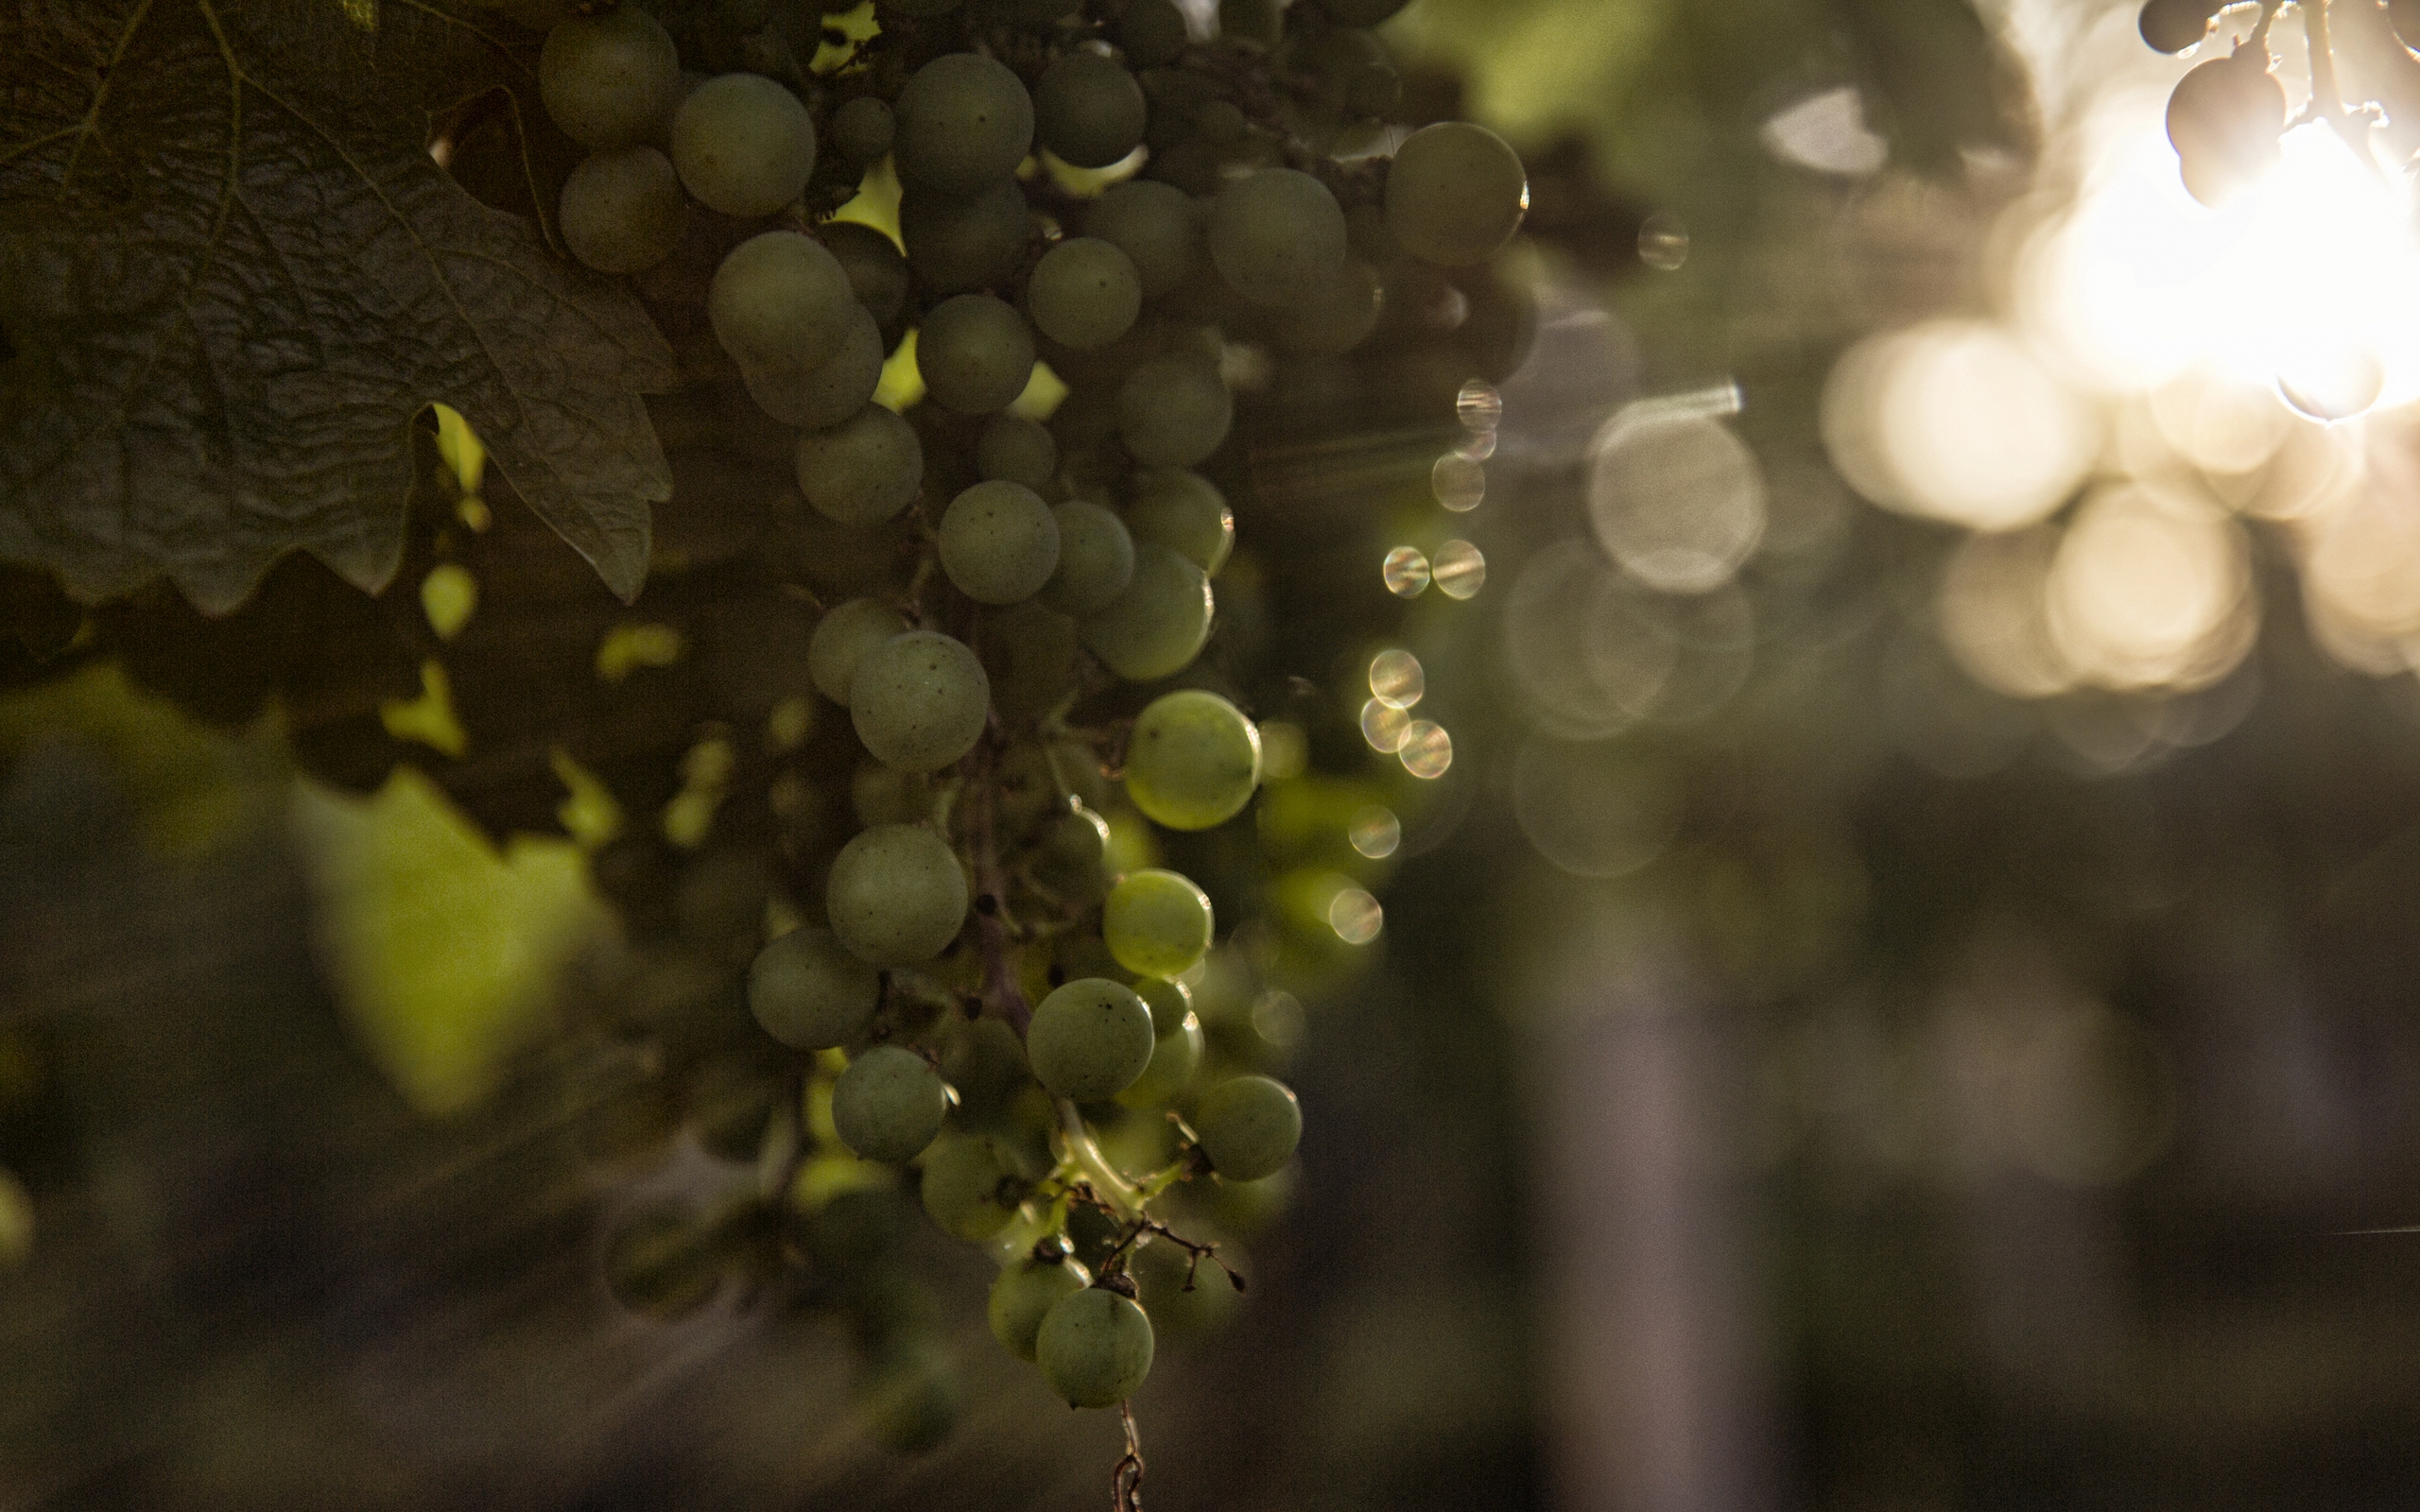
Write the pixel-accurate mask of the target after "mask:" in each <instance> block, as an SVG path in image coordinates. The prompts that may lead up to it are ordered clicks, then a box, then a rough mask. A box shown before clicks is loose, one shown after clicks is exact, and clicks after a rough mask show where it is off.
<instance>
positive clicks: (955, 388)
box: [916, 294, 1226, 435]
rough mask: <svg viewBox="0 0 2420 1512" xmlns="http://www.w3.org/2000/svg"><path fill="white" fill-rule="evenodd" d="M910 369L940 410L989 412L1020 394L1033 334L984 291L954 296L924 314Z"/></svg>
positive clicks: (1030, 368)
mask: <svg viewBox="0 0 2420 1512" xmlns="http://www.w3.org/2000/svg"><path fill="white" fill-rule="evenodd" d="M916 367H917V369H918V370H919V371H920V372H922V373H923V374H924V377H925V388H926V389H927V390H929V391H930V392H931V394H932V396H933V399H934V401H935V402H936V403H938V404H941V405H942V407H943V408H945V409H953V410H956V411H957V412H958V413H959V414H961V415H989V414H991V413H992V412H993V411H994V410H1000V409H1006V408H1007V407H1008V406H1009V404H1010V403H1011V401H1013V400H1014V399H1015V398H1016V397H1017V395H1019V394H1021V393H1023V392H1025V386H1026V384H1027V382H1028V381H1029V379H1030V378H1031V377H1032V376H1033V337H1032V335H1030V334H1029V333H1028V332H1027V330H1026V325H1025V318H1024V317H1023V316H1021V315H1019V314H1017V312H1016V311H1015V310H1014V309H1012V308H1011V307H1010V306H1009V305H1008V304H1006V303H1004V302H1002V301H999V300H996V299H994V298H993V297H992V296H991V295H989V294H959V295H956V296H954V297H952V298H950V299H946V300H943V301H942V302H941V303H940V304H938V305H936V306H934V307H933V310H932V312H931V313H930V314H928V315H926V316H925V324H924V328H923V330H922V331H920V332H919V333H918V335H917V337H916ZM1225 393H1226V390H1225V389H1224V388H1223V387H1222V388H1220V389H1219V394H1220V396H1221V397H1223V396H1224V395H1225ZM1221 434H1222V435H1223V434H1224V432H1223V429H1222V431H1221Z"/></svg>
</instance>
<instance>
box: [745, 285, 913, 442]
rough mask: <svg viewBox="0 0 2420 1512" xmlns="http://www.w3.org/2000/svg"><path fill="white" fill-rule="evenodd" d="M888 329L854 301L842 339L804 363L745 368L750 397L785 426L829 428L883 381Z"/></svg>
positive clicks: (863, 404) (845, 317)
mask: <svg viewBox="0 0 2420 1512" xmlns="http://www.w3.org/2000/svg"><path fill="white" fill-rule="evenodd" d="M882 360H883V350H882V328H881V327H880V326H878V325H876V324H875V323H874V318H873V315H872V314H870V313H869V312H868V311H867V310H866V307H865V306H864V305H862V304H858V303H856V302H855V301H851V303H850V305H849V308H848V310H847V312H846V313H845V314H844V315H843V316H842V317H841V333H840V339H839V340H838V342H837V343H836V344H835V345H834V346H833V347H832V348H831V349H830V350H829V351H827V352H823V353H821V355H820V356H819V357H817V358H815V359H814V360H812V361H809V362H804V363H787V362H771V363H763V364H759V365H757V366H755V367H743V368H742V369H740V376H741V377H742V378H744V379H746V380H747V383H748V396H749V397H750V398H751V399H753V400H755V401H756V407H757V408H759V409H762V410H763V411H764V412H765V413H766V414H768V415H770V416H771V417H772V418H773V419H775V420H777V421H781V422H782V423H783V424H785V425H796V426H799V427H801V428H802V429H805V430H823V429H826V428H828V427H830V426H834V425H838V424H839V423H840V422H842V421H846V420H847V419H848V418H849V417H850V416H852V415H855V414H856V413H857V412H858V411H859V410H862V409H864V408H865V407H866V402H867V401H868V400H871V399H872V398H873V391H874V387H875V386H876V385H877V384H879V383H881V382H882Z"/></svg>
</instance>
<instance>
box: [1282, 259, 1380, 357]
mask: <svg viewBox="0 0 2420 1512" xmlns="http://www.w3.org/2000/svg"><path fill="white" fill-rule="evenodd" d="M1380 298H1381V296H1380V292H1379V284H1378V275H1377V274H1376V273H1375V272H1374V271H1373V270H1372V269H1371V267H1370V266H1369V265H1368V264H1367V263H1363V262H1361V261H1359V260H1358V259H1356V258H1347V259H1345V261H1344V263H1343V265H1342V266H1340V267H1338V268H1337V270H1336V271H1335V272H1333V273H1331V274H1329V275H1328V276H1327V277H1325V278H1322V279H1318V280H1315V281H1313V283H1311V285H1310V287H1308V288H1307V289H1305V290H1304V292H1303V295H1302V297H1301V298H1300V299H1298V300H1295V301H1292V302H1291V303H1288V305H1287V306H1286V307H1285V308H1284V309H1283V310H1281V311H1279V312H1278V313H1277V316H1276V318H1274V319H1273V320H1271V323H1270V328H1271V333H1272V334H1273V335H1275V336H1276V338H1277V344H1278V345H1279V346H1281V347H1284V348H1285V349H1286V350H1287V351H1288V352H1301V353H1303V354H1304V355H1305V356H1310V357H1340V356H1342V355H1344V353H1346V352H1350V351H1352V350H1353V349H1354V348H1356V347H1357V346H1359V345H1360V344H1361V343H1362V342H1364V341H1367V340H1368V339H1369V338H1370V333H1371V332H1373V331H1375V330H1376V329H1378V308H1379V302H1380Z"/></svg>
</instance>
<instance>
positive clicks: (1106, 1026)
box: [1025, 873, 1207, 1103]
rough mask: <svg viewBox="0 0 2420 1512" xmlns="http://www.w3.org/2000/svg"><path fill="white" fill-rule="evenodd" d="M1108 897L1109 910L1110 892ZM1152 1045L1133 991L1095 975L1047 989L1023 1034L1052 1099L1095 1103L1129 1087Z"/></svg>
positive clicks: (1146, 1016)
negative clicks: (1071, 1099) (1050, 990)
mask: <svg viewBox="0 0 2420 1512" xmlns="http://www.w3.org/2000/svg"><path fill="white" fill-rule="evenodd" d="M1170 875H1172V873H1170ZM1187 885H1188V886H1190V885H1191V884H1187ZM1110 896H1111V898H1112V900H1113V906H1115V902H1114V901H1115V897H1116V894H1115V892H1114V891H1113V892H1112V893H1111V895H1110ZM1204 906H1205V907H1206V906H1207V905H1206V904H1205V905H1204ZM1112 949H1115V945H1114V944H1113V946H1112ZM1153 1043H1154V1040H1153V1036H1152V1034H1151V1010H1150V1009H1149V1008H1147V1007H1145V1006H1144V1005H1143V1000H1142V999H1141V998H1139V997H1136V996H1135V995H1134V989H1133V988H1129V987H1123V986H1120V985H1119V984H1117V983H1115V982H1112V981H1110V980H1108V979H1107V978H1105V977H1098V976H1088V977H1080V978H1078V979H1077V980H1076V981H1073V982H1069V983H1068V984H1066V985H1065V986H1064V987H1061V988H1056V989H1055V990H1053V991H1052V992H1051V994H1050V995H1049V996H1048V997H1046V998H1044V999H1043V1000H1042V1002H1041V1004H1040V1005H1039V1006H1037V1007H1036V1008H1035V1009H1034V1010H1033V1022H1032V1023H1031V1024H1029V1026H1028V1027H1027V1029H1026V1032H1025V1053H1026V1058H1027V1059H1028V1060H1029V1061H1030V1062H1032V1065H1033V1076H1034V1079H1035V1080H1036V1081H1039V1082H1040V1083H1042V1085H1043V1086H1044V1087H1045V1088H1046V1089H1048V1090H1049V1091H1050V1092H1051V1093H1052V1094H1053V1095H1055V1096H1060V1097H1067V1098H1073V1099H1074V1100H1075V1101H1077V1102H1080V1103H1098V1102H1100V1101H1101V1100H1103V1099H1104V1098H1110V1097H1115V1096H1116V1095H1117V1094H1118V1093H1119V1092H1122V1091H1125V1090H1126V1089H1127V1088H1129V1087H1131V1086H1132V1085H1133V1084H1134V1078H1135V1077H1137V1076H1140V1075H1141V1074H1143V1068H1144V1067H1146V1066H1148V1065H1150V1063H1151V1050H1152V1046H1153Z"/></svg>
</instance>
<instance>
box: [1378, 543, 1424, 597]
mask: <svg viewBox="0 0 2420 1512" xmlns="http://www.w3.org/2000/svg"><path fill="white" fill-rule="evenodd" d="M1428 573H1429V569H1428V558H1427V555H1426V553H1424V552H1423V551H1421V549H1420V548H1419V547H1417V546H1397V547H1396V548H1395V549H1394V550H1392V551H1391V552H1388V553H1387V558H1386V560H1385V561H1383V562H1381V563H1379V564H1378V576H1379V578H1380V580H1381V581H1383V582H1384V583H1385V584H1386V585H1387V592H1388V593H1392V594H1394V595H1395V596H1396V597H1397V598H1418V597H1419V596H1420V595H1421V594H1422V593H1426V592H1427V590H1428Z"/></svg>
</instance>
